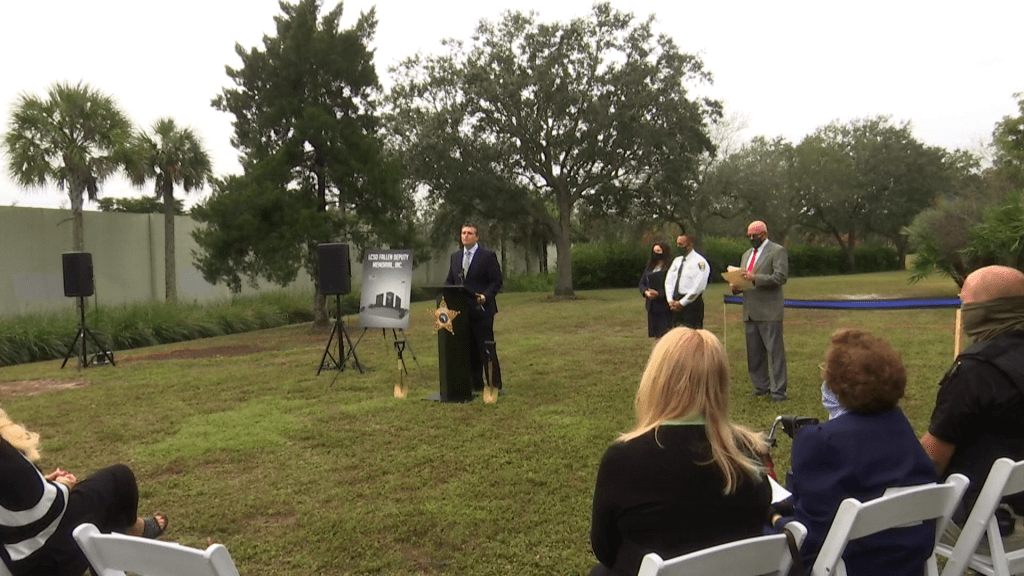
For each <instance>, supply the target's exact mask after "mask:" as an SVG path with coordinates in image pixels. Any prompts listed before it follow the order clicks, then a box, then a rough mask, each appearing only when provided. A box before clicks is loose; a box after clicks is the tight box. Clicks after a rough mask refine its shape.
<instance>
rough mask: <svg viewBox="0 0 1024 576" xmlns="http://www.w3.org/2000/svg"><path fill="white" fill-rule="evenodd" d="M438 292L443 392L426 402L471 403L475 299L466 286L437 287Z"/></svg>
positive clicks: (437, 325) (437, 324) (437, 326)
mask: <svg viewBox="0 0 1024 576" xmlns="http://www.w3.org/2000/svg"><path fill="white" fill-rule="evenodd" d="M434 289H436V290H437V300H436V302H437V306H438V309H435V310H434V311H433V314H434V327H435V329H436V331H437V367H438V373H439V375H440V377H441V386H440V388H441V390H440V391H439V393H437V394H431V395H430V396H427V398H426V399H427V400H437V401H440V402H470V401H472V400H473V382H472V379H471V378H470V370H469V308H470V306H472V302H473V298H474V296H473V294H471V293H469V292H468V291H467V290H466V289H465V288H463V287H462V286H451V285H446V286H436V287H434ZM449 326H450V327H451V329H449Z"/></svg>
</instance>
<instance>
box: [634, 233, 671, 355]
mask: <svg viewBox="0 0 1024 576" xmlns="http://www.w3.org/2000/svg"><path fill="white" fill-rule="evenodd" d="M671 263H672V253H671V250H670V249H669V247H668V244H665V243H664V242H658V243H657V244H655V245H654V246H651V257H650V259H649V260H648V262H647V268H645V269H644V273H643V276H641V277H640V294H641V295H642V296H643V297H644V298H645V300H644V304H645V306H646V307H647V335H648V336H650V337H651V338H661V336H662V335H663V334H665V332H668V331H669V330H670V329H671V328H672V311H671V310H669V307H668V299H667V298H666V295H665V273H666V272H668V267H669V264H671Z"/></svg>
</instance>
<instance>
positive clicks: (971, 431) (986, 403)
mask: <svg viewBox="0 0 1024 576" xmlns="http://www.w3.org/2000/svg"><path fill="white" fill-rule="evenodd" d="M960 299H961V301H962V305H961V307H960V308H961V311H962V318H963V328H964V332H965V334H966V335H967V336H968V338H970V339H971V340H972V342H973V344H972V345H971V346H970V347H968V348H967V349H966V350H964V351H963V352H962V353H961V354H960V355H959V356H957V357H956V360H955V361H954V362H953V366H952V368H950V369H949V371H948V372H946V375H945V376H944V377H943V379H942V381H941V383H940V384H939V392H938V394H937V396H936V399H935V409H934V411H933V412H932V417H931V422H930V424H929V425H928V432H927V433H926V434H925V435H924V436H923V437H922V438H921V445H922V446H924V449H925V451H926V452H927V453H928V456H930V457H931V459H932V461H934V462H935V466H936V468H937V469H938V471H939V474H940V475H942V476H943V477H946V476H949V475H950V474H953V473H956V472H959V473H961V474H964V475H965V476H967V477H968V478H970V480H971V483H970V485H969V486H968V488H967V492H966V493H965V494H964V498H963V501H962V503H961V508H960V509H958V510H957V512H956V513H955V514H954V515H953V523H955V524H957V525H959V526H962V525H963V520H964V519H965V518H966V517H967V515H968V514H969V513H970V510H971V508H972V507H973V506H974V502H975V501H976V500H977V498H978V493H979V492H980V491H981V487H982V486H983V485H984V484H985V480H986V478H987V477H988V473H989V470H990V469H991V468H992V463H993V462H995V461H996V460H997V459H999V458H1002V457H1008V458H1011V459H1013V460H1018V461H1019V460H1024V273H1021V272H1020V271H1019V270H1015V269H1013V268H1008V267H1006V266H987V267H985V268H980V269H978V270H975V271H974V272H972V273H971V274H970V275H969V276H967V279H966V280H964V285H963V287H962V288H961V290H960ZM1009 504H1011V506H1012V509H1013V510H1014V511H1016V512H1018V513H1020V512H1024V506H1022V505H1021V504H1024V501H1022V500H1021V499H1020V495H1016V496H1014V497H1010V498H1009ZM1005 513H1006V514H1007V515H1006V516H1005V517H1004V518H1005V519H1006V520H1009V522H1008V523H1006V522H1002V521H1001V522H1000V524H1001V526H1000V531H1001V532H1002V533H1003V536H1004V537H1005V536H1008V535H1009V533H1010V532H1011V531H1012V527H1013V519H1012V517H1011V516H1010V515H1009V510H1006V511H1005ZM1004 518H1000V520H1004ZM1019 532H1020V530H1018V534H1019Z"/></svg>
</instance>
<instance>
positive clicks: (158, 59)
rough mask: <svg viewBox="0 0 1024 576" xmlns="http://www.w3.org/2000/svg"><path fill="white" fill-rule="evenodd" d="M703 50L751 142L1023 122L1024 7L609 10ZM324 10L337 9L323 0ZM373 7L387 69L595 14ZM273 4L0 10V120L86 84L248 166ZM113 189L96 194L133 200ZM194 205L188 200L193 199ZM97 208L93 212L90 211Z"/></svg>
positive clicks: (942, 132)
mask: <svg viewBox="0 0 1024 576" xmlns="http://www.w3.org/2000/svg"><path fill="white" fill-rule="evenodd" d="M612 4H613V5H614V6H616V7H617V8H619V9H624V10H629V11H632V12H633V13H634V14H636V15H637V16H638V17H646V16H647V15H648V14H651V13H654V14H656V15H657V17H658V24H657V30H658V31H659V32H664V33H667V34H669V35H670V36H672V37H673V38H674V39H675V41H676V43H677V44H679V46H680V47H681V49H682V50H683V51H685V52H691V53H697V54H699V55H701V57H702V58H703V60H704V63H705V65H706V67H707V68H708V69H709V70H710V71H711V72H712V74H713V75H714V85H713V86H712V87H711V88H709V89H708V93H710V95H712V96H714V97H715V98H718V99H721V100H723V101H724V102H725V104H726V110H727V113H736V114H740V115H742V116H743V117H744V118H746V120H747V126H748V128H747V130H746V132H745V133H744V136H745V137H746V138H750V137H753V136H755V135H765V136H769V137H773V136H784V137H786V138H788V139H789V140H791V141H793V142H794V143H795V142H798V141H799V140H800V139H801V138H803V136H804V135H806V134H808V133H809V132H812V131H813V130H814V129H815V128H817V127H819V126H822V125H825V124H827V123H829V122H830V121H832V120H837V119H838V120H841V121H846V120H851V119H854V118H862V117H866V116H873V115H877V114H887V115H890V116H892V117H893V118H894V119H895V120H897V121H903V120H906V121H910V122H911V123H912V126H913V129H914V133H915V135H916V136H917V138H918V139H920V140H921V141H923V142H925V143H927V144H931V145H937V146H942V147H944V148H947V149H953V148H976V147H978V146H979V144H980V143H983V142H987V141H988V140H989V139H990V137H991V132H992V128H993V126H994V124H995V123H996V122H998V121H999V120H1000V119H1001V118H1002V117H1003V116H1006V115H1012V114H1014V113H1015V112H1016V106H1015V100H1014V97H1013V94H1014V93H1016V92H1022V91H1024V43H1022V42H1021V41H1020V37H1021V30H1020V23H1021V22H1022V21H1024V2H1022V1H1021V0H979V1H975V2H970V3H968V2H963V1H958V2H952V1H948V0H939V1H935V0H930V1H918V0H913V1H904V0H886V1H879V0H859V1H858V2H849V1H846V2H839V1H822V0H808V1H803V0H800V1H797V0H779V1H776V2H764V1H763V0H756V1H750V0H733V1H724V2H713V1H712V2H709V1H707V0H702V1H700V2H694V1H692V0H630V1H628V2H626V1H624V0H612ZM325 5H326V6H327V7H331V6H333V5H334V4H333V3H331V0H325ZM374 5H376V6H377V17H378V20H379V25H378V28H377V36H376V39H375V42H374V45H373V47H374V48H375V50H376V64H377V70H378V74H379V75H380V76H381V79H382V82H383V83H384V85H385V87H387V86H388V85H389V79H388V72H387V68H388V67H389V66H391V65H393V64H394V63H396V62H398V61H399V60H401V59H403V58H405V57H406V56H409V55H412V54H414V53H416V52H417V51H421V52H424V53H438V52H440V51H441V46H440V41H441V40H442V39H443V38H463V39H468V38H469V37H470V35H471V34H472V31H473V28H474V27H475V25H476V23H477V22H478V21H479V20H480V19H481V18H487V19H490V20H495V19H497V18H499V17H500V14H501V12H502V11H504V10H524V11H528V10H535V11H536V12H537V13H538V15H539V17H540V18H541V19H542V20H549V21H550V20H566V19H569V18H571V17H573V16H579V15H584V14H586V13H587V12H589V10H590V7H591V5H592V2H590V1H588V0H547V1H544V0H504V1H502V0H498V1H497V2H490V3H489V2H480V1H472V2H471V1H460V0H434V1H432V2H426V1H422V0H417V1H412V0H379V1H378V2H376V3H375V2H373V1H372V0H348V1H346V2H345V3H344V6H345V15H344V16H343V18H342V25H343V26H344V27H349V26H351V25H352V24H353V23H354V22H355V20H356V18H357V16H358V13H359V12H360V11H364V10H369V9H370V8H371V7H372V6H374ZM279 13H280V10H279V7H278V2H277V0H177V1H176V2H170V3H167V2H147V1H139V0H50V1H41V2H5V3H4V6H3V8H0V14H2V15H3V19H2V21H3V25H2V27H0V54H3V58H2V59H0V117H2V126H3V128H2V129H3V131H4V132H6V130H7V125H8V122H9V118H10V110H11V106H13V104H14V102H15V99H16V98H17V96H18V94H19V93H29V94H35V95H38V96H43V95H44V94H45V90H46V87H47V86H48V85H49V84H51V83H53V82H55V81H58V80H67V81H70V82H77V81H78V80H84V81H86V82H88V83H89V84H91V85H92V86H93V87H95V88H97V89H99V90H102V91H104V92H106V93H108V94H110V95H112V96H114V97H115V98H116V99H117V100H118V102H119V103H120V104H121V106H122V108H123V109H124V110H125V111H126V112H127V113H128V115H129V116H130V117H131V118H132V120H133V121H134V122H135V123H136V124H138V125H142V126H147V127H148V126H149V125H150V124H152V122H153V121H154V120H156V119H157V118H158V117H161V116H171V117H173V118H174V119H175V120H176V121H177V122H178V123H181V124H187V125H191V126H192V127H193V128H194V129H196V131H197V132H198V133H199V134H200V136H201V137H202V138H203V140H204V142H205V144H206V147H207V149H208V150H209V151H210V153H211V156H212V158H213V166H214V172H215V173H216V174H218V175H222V174H227V173H234V172H240V168H239V164H238V161H237V159H236V153H235V150H234V149H233V148H232V147H231V144H230V142H229V139H230V137H231V133H232V131H231V125H230V122H231V116H230V115H228V114H226V113H222V112H218V111H215V110H214V109H213V108H211V107H210V100H211V98H213V97H214V96H215V95H216V94H218V93H219V92H220V91H221V89H222V88H223V87H224V86H226V85H227V84H228V78H227V76H226V75H225V73H224V66H225V65H231V66H238V65H239V64H240V62H239V60H238V58H237V56H236V55H235V52H234V46H235V43H236V42H238V43H239V44H241V45H242V46H244V47H246V48H250V47H253V46H260V47H262V44H261V39H262V37H263V34H265V33H270V34H273V32H274V22H273V17H274V16H275V15H277V14H279ZM6 167H7V160H6V157H4V158H2V176H0V205H18V206H46V207H58V206H64V207H66V206H68V201H67V197H66V195H62V194H61V193H59V192H58V191H56V190H55V189H50V190H35V191H26V190H22V189H20V188H18V187H17V186H16V185H15V184H13V183H12V182H11V180H10V178H9V175H8V174H7V171H6V170H7V168H6ZM143 193H147V194H149V193H151V190H149V189H147V190H145V191H140V190H138V189H134V188H132V187H131V186H130V185H128V184H127V183H125V182H122V181H108V182H107V183H106V184H105V185H104V186H103V188H102V189H101V196H108V197H109V196H129V195H131V196H139V195H141V194H143ZM196 199H197V197H191V198H188V199H187V200H188V202H189V203H190V204H191V203H192V202H193V201H194V200H196ZM86 207H87V209H88V208H94V206H90V205H89V204H87V205H86Z"/></svg>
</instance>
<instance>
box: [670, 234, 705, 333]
mask: <svg viewBox="0 0 1024 576" xmlns="http://www.w3.org/2000/svg"><path fill="white" fill-rule="evenodd" d="M676 247H678V248H679V253H680V254H681V255H680V256H677V257H676V259H675V260H673V261H672V266H670V267H669V269H668V274H666V275H665V294H666V295H667V296H668V307H669V309H671V310H672V326H676V327H678V326H686V327H687V328H693V329H694V330H700V329H702V328H704V296H703V295H704V290H705V289H706V288H707V287H708V276H710V275H711V265H710V264H708V261H707V260H706V259H704V257H703V256H701V255H700V254H698V253H697V251H696V250H694V249H693V238H690V237H689V236H687V235H686V234H682V235H680V236H679V237H678V238H676Z"/></svg>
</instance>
